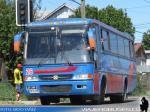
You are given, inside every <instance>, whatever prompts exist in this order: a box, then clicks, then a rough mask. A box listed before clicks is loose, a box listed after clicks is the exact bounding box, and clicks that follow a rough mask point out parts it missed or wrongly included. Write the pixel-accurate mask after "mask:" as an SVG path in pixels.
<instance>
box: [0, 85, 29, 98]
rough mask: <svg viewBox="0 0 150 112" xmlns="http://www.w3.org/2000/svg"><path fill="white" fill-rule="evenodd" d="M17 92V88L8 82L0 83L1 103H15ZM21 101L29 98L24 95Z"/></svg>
mask: <svg viewBox="0 0 150 112" xmlns="http://www.w3.org/2000/svg"><path fill="white" fill-rule="evenodd" d="M15 100H16V90H15V86H13V85H11V84H10V83H8V82H4V83H0V101H15ZM21 100H27V97H26V96H25V95H24V94H23V93H22V94H21Z"/></svg>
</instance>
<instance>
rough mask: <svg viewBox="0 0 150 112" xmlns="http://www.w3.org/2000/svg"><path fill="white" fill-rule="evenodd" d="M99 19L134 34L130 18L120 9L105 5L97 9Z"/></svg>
mask: <svg viewBox="0 0 150 112" xmlns="http://www.w3.org/2000/svg"><path fill="white" fill-rule="evenodd" d="M99 20H101V21H103V22H105V23H106V24H108V25H111V26H113V27H114V28H116V29H118V30H120V31H122V32H127V33H129V34H130V35H131V36H134V33H135V28H134V27H133V24H132V22H131V19H130V18H129V17H128V16H127V13H125V12H124V11H123V10H122V9H116V8H114V7H113V6H107V7H106V8H103V9H101V10H99Z"/></svg>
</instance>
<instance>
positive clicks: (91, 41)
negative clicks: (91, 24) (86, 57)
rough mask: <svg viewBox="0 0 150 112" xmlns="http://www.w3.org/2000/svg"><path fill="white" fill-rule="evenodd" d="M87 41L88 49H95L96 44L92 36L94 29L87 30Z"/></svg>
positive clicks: (93, 35)
mask: <svg viewBox="0 0 150 112" xmlns="http://www.w3.org/2000/svg"><path fill="white" fill-rule="evenodd" d="M88 41H89V46H90V49H95V47H96V42H95V34H94V29H91V28H90V29H89V30H88Z"/></svg>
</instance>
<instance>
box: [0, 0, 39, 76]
mask: <svg viewBox="0 0 150 112" xmlns="http://www.w3.org/2000/svg"><path fill="white" fill-rule="evenodd" d="M40 3H41V0H33V12H34V13H33V14H34V15H33V17H34V18H36V13H37V12H38V10H40V9H41V7H40ZM0 9H1V10H0V57H2V58H3V60H4V62H5V65H6V70H7V72H8V73H7V74H8V75H10V76H12V75H11V74H12V73H13V69H14V67H15V66H16V64H17V63H19V62H22V59H23V58H22V57H23V56H22V54H21V53H20V54H15V53H14V52H13V38H14V35H15V34H17V33H18V32H19V31H21V28H20V27H17V26H16V17H15V0H0Z"/></svg>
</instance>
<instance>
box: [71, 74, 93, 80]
mask: <svg viewBox="0 0 150 112" xmlns="http://www.w3.org/2000/svg"><path fill="white" fill-rule="evenodd" d="M92 78H93V75H92V74H79V75H78V74H77V75H74V77H73V79H92Z"/></svg>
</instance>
